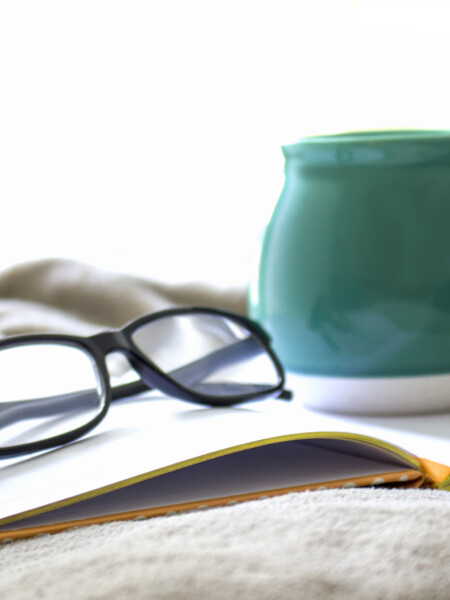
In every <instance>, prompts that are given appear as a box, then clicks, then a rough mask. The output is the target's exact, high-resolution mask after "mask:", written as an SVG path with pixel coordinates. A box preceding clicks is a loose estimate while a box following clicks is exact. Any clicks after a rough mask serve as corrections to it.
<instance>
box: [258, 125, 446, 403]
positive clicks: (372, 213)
mask: <svg viewBox="0 0 450 600" xmlns="http://www.w3.org/2000/svg"><path fill="white" fill-rule="evenodd" d="M283 153H284V155H285V184H284V188H283V190H282V193H281V196H280V199H279V201H278V203H277V206H276V208H275V211H274V214H273V216H272V219H271V221H270V223H269V225H268V227H267V230H266V233H265V237H264V240H263V245H262V250H261V256H260V262H259V268H258V274H257V278H256V281H255V282H254V286H253V289H252V292H251V297H250V313H251V315H252V316H253V317H254V318H256V319H257V320H259V321H260V322H261V323H263V325H264V326H265V327H266V328H267V329H268V331H269V332H270V333H271V335H272V337H273V341H274V346H275V349H276V351H277V352H278V354H279V356H280V358H281V360H282V362H283V363H284V365H285V366H286V367H287V368H288V369H289V370H291V371H294V372H297V373H300V374H302V375H304V376H309V377H310V378H312V380H314V381H317V380H318V379H317V378H328V383H330V381H332V380H333V381H334V380H336V381H337V383H342V382H344V381H346V382H347V383H348V380H351V382H352V383H355V382H354V380H355V379H356V380H358V383H359V384H364V387H363V388H361V389H364V390H367V386H368V384H369V383H370V382H371V381H372V380H377V381H376V382H377V383H378V386H379V385H380V383H382V381H381V380H383V382H384V383H386V381H384V380H387V383H390V384H394V383H395V381H396V380H398V379H404V378H411V377H414V378H422V379H423V378H424V377H425V378H427V377H429V376H432V377H434V376H438V377H439V376H446V377H450V235H449V224H450V132H426V131H420V132H419V131H408V132H378V133H373V132H367V133H364V132H362V133H355V134H343V135H337V136H324V137H317V138H305V139H303V140H300V142H299V143H297V144H294V145H290V146H285V147H283ZM330 378H331V379H330ZM449 383H450V382H449ZM449 396H450V392H449ZM405 401H406V400H405ZM405 401H403V402H405ZM325 404H326V402H325ZM438 404H439V403H438ZM440 406H441V405H440V404H439V407H440ZM325 407H326V406H325ZM449 407H450V402H449ZM352 410H353V409H352ZM374 412H377V411H376V410H375V411H374Z"/></svg>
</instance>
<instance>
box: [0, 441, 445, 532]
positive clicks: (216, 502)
mask: <svg viewBox="0 0 450 600" xmlns="http://www.w3.org/2000/svg"><path fill="white" fill-rule="evenodd" d="M321 439H332V440H346V441H354V442H359V443H362V444H364V445H368V446H373V447H375V448H380V449H383V450H385V451H386V452H388V453H389V454H390V455H392V456H393V457H397V458H401V459H402V460H403V461H405V462H407V463H408V464H409V465H410V468H405V469H403V470H401V469H399V470H398V471H395V472H388V473H385V472H381V473H377V474H376V475H373V474H372V475H369V476H357V477H354V478H344V479H335V480H328V481H323V482H320V483H315V484H309V485H308V484H305V485H296V486H291V487H284V488H278V489H267V490H264V491H257V492H247V493H241V494H238V495H230V496H221V497H218V498H212V499H207V500H200V501H193V502H181V503H177V504H170V505H165V506H159V507H153V508H149V509H139V510H133V511H126V512H120V513H114V514H108V515H103V516H95V517H89V518H82V519H73V520H70V521H65V522H61V523H55V524H50V525H42V526H36V527H28V528H27V527H25V528H22V529H11V530H6V531H3V532H0V542H7V541H10V540H15V539H22V538H28V537H33V536H35V535H38V534H44V533H47V534H51V533H57V532H60V531H63V530H67V529H70V528H73V527H80V526H87V525H92V524H100V523H105V522H111V521H118V520H140V519H147V518H151V517H155V516H162V515H170V514H174V513H180V512H186V511H191V510H198V509H203V508H207V507H214V506H226V505H230V504H236V503H239V502H244V501H249V500H258V499H261V498H267V497H273V496H278V495H283V494H287V493H293V492H304V491H318V490H325V489H347V488H353V487H371V486H379V485H383V486H391V487H399V488H401V487H413V488H419V487H431V488H437V489H442V490H449V491H450V467H449V466H446V465H442V464H440V463H436V462H434V461H431V460H428V459H424V458H418V457H416V456H415V455H413V454H411V453H409V452H407V451H405V450H404V449H402V448H400V447H398V446H395V445H394V444H391V443H389V442H385V441H383V440H380V439H378V438H374V437H370V436H365V435H359V434H354V433H343V432H311V433H310V432H308V433H302V434H291V435H283V436H277V437H270V438H266V439H261V440H256V441H251V442H248V443H245V444H240V445H236V446H233V447H229V448H224V449H220V450H217V451H214V452H210V453H208V454H204V455H201V456H197V457H195V458H191V459H189V460H186V461H181V462H178V463H175V464H172V465H168V466H166V467H163V468H160V469H156V470H154V471H152V472H149V473H144V474H141V475H138V476H136V477H132V478H129V479H126V480H124V481H120V482H117V483H114V484H112V485H108V486H105V487H102V488H98V489H95V490H92V491H90V492H87V493H85V494H80V495H78V496H74V497H71V498H67V499H65V500H62V501H59V502H55V503H52V504H48V505H46V506H41V507H39V508H36V509H33V510H29V511H26V512H23V513H20V514H18V515H14V516H11V517H7V518H4V519H1V520H0V525H2V526H3V525H6V524H13V523H14V522H16V521H22V520H23V519H26V518H28V517H32V516H36V515H40V514H44V513H47V512H50V511H53V510H55V509H59V508H63V507H65V506H69V505H72V504H76V503H78V502H80V501H83V500H87V499H90V498H95V497H97V496H101V495H103V494H105V493H108V492H112V491H115V490H119V489H122V488H125V487H128V486H132V485H134V484H136V483H140V482H143V481H146V480H148V479H153V478H155V477H158V476H160V475H164V474H166V473H170V472H173V471H177V470H180V469H184V468H186V467H189V466H193V465H196V464H200V463H202V462H206V461H209V460H212V459H214V458H219V457H222V456H226V455H230V454H234V453H239V452H242V451H245V450H250V449H252V448H258V447H261V446H266V445H271V444H278V443H283V442H289V441H299V440H321Z"/></svg>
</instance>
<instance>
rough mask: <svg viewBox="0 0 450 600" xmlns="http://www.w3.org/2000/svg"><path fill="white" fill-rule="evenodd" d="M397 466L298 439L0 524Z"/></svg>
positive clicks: (359, 451)
mask: <svg viewBox="0 0 450 600" xmlns="http://www.w3.org/2000/svg"><path fill="white" fill-rule="evenodd" d="M400 468H403V469H404V466H399V464H396V463H395V461H393V460H392V459H391V457H389V456H386V454H385V453H384V452H383V451H382V450H380V449H378V448H375V447H371V446H364V445H362V444H358V443H357V442H349V441H346V440H327V439H325V440H319V441H312V442H311V441H310V440H298V441H289V442H281V443H277V444H268V445H264V446H261V447H256V448H252V449H250V450H244V451H241V452H238V453H232V454H228V455H225V456H220V457H218V458H214V459H211V460H207V461H205V462H202V463H199V464H194V465H191V466H189V467H185V468H183V469H178V470H175V471H172V472H169V473H165V474H163V475H160V476H158V477H153V478H150V479H147V480H145V481H141V482H140V483H135V484H133V485H130V486H127V487H124V488H121V489H118V490H115V491H112V492H108V493H106V494H103V495H100V496H97V497H94V498H90V499H87V500H83V501H81V502H78V503H75V504H71V505H69V506H65V507H63V508H59V509H56V510H53V511H50V512H49V513H47V514H46V513H44V514H40V515H36V516H34V517H30V518H28V519H24V520H21V521H18V522H13V523H10V524H9V525H4V526H0V531H4V530H8V529H10V528H17V527H19V528H23V527H35V526H40V525H48V524H53V523H60V522H64V521H71V520H76V519H83V518H92V517H96V516H102V515H107V514H118V513H123V512H127V511H135V510H140V509H149V508H153V507H161V506H170V505H176V504H182V503H188V502H194V501H195V502H196V501H203V500H208V499H213V498H220V497H229V496H235V495H239V494H246V493H249V492H250V493H252V492H264V491H266V490H269V489H270V490H273V489H275V490H276V489H283V488H290V487H294V486H301V485H311V484H317V483H323V482H328V481H330V480H336V479H350V480H351V479H357V478H358V477H361V476H369V475H372V476H373V484H374V485H375V484H379V483H380V474H386V473H395V472H398V471H399V469H400Z"/></svg>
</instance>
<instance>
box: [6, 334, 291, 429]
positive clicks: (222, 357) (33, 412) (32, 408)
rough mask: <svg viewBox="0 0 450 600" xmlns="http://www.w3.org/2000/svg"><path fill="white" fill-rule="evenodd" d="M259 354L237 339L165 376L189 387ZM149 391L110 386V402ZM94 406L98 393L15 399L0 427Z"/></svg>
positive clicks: (285, 394) (140, 384) (135, 385)
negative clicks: (229, 344)
mask: <svg viewBox="0 0 450 600" xmlns="http://www.w3.org/2000/svg"><path fill="white" fill-rule="evenodd" d="M260 351H261V347H260V346H259V344H258V343H257V342H256V341H255V340H253V339H252V338H247V339H245V340H240V341H239V342H236V343H235V344H233V345H231V346H228V347H227V348H222V349H221V350H217V351H215V352H212V353H211V354H209V355H207V356H204V357H203V358H200V359H198V360H196V361H193V362H191V363H189V364H187V365H184V366H183V367H180V368H179V369H175V370H174V371H171V372H170V373H168V375H170V376H171V377H173V378H176V380H177V381H179V382H180V383H181V384H184V385H192V384H194V383H196V382H198V381H201V380H202V379H203V378H204V377H205V376H206V375H209V374H210V373H213V372H214V371H216V370H217V369H219V368H223V367H225V366H227V365H232V364H234V363H236V362H239V361H240V360H243V359H245V358H250V357H251V356H252V355H256V354H258V353H259V352H260ZM205 385H207V384H205ZM236 385H239V384H236ZM241 386H242V388H243V391H245V389H246V388H247V389H248V387H249V385H248V384H241ZM253 387H254V386H253ZM152 389H154V388H152V387H151V386H149V385H147V384H146V383H145V382H144V381H143V380H142V379H139V380H137V381H132V382H131V383H125V384H122V385H119V386H116V387H113V388H112V398H111V399H112V401H115V400H121V399H123V398H127V397H129V396H134V395H137V394H140V393H142V392H146V391H149V390H152ZM277 398H280V399H282V400H290V399H291V398H292V393H291V392H290V391H288V390H281V391H280V393H279V394H278V396H277ZM97 403H98V394H97V393H96V392H92V391H90V390H82V391H79V392H72V393H68V394H60V395H57V396H50V397H48V398H36V399H34V400H33V401H30V400H17V401H13V402H3V403H1V402H0V427H3V426H7V425H10V424H11V423H14V422H17V421H20V420H24V419H32V418H42V417H46V416H49V415H55V414H58V413H61V412H67V411H68V409H72V410H80V409H81V408H89V407H92V406H95V405H96V404H97Z"/></svg>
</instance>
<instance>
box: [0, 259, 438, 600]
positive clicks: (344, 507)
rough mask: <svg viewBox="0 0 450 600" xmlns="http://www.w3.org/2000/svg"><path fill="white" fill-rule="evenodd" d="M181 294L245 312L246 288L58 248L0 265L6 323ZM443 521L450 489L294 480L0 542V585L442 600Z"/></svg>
mask: <svg viewBox="0 0 450 600" xmlns="http://www.w3.org/2000/svg"><path fill="white" fill-rule="evenodd" d="M179 304H184V305H186V304H187V305H193V304H197V305H208V306H216V307H223V308H227V309H231V310H235V311H237V312H245V310H246V292H245V290H244V289H242V288H239V287H238V288H236V289H233V290H220V289H217V288H214V287H213V286H208V285H204V284H189V285H166V284H164V283H162V282H157V281H153V280H151V279H148V280H147V279H145V278H140V277H135V276H131V275H126V274H120V273H113V272H107V271H104V270H102V269H99V268H97V267H94V266H91V265H86V264H80V263H77V262H74V261H66V260H48V261H39V262H36V263H30V264H24V265H18V266H16V267H13V268H11V269H9V270H7V271H5V272H3V273H0V332H2V334H3V335H11V334H16V333H25V332H33V331H54V332H68V333H78V334H89V333H93V332H95V331H98V330H100V329H104V328H107V327H117V326H120V325H122V324H124V323H125V322H127V321H129V320H131V319H133V318H134V317H137V316H139V315H141V314H144V313H146V312H151V311H154V310H159V309H162V308H165V307H167V306H173V305H179ZM449 458H450V457H449ZM0 494H1V490H0ZM449 531H450V494H449V493H448V492H439V491H430V490H387V489H384V490H383V489H376V490H375V489H367V490H338V491H333V490H328V491H324V492H315V493H308V492H305V493H302V494H289V495H286V496H283V497H278V498H272V499H267V500H260V501H254V502H245V503H242V504H239V505H237V506H228V507H224V508H216V509H208V510H205V511H195V512H192V513H186V514H180V515H175V516H171V517H161V518H156V519H150V520H147V521H139V522H116V523H108V524H104V525H94V526H91V527H84V528H80V529H73V530H69V531H66V532H63V533H60V534H57V535H53V536H50V535H45V536H42V537H36V538H34V539H29V540H23V541H17V542H12V543H8V544H2V545H0V598H5V599H6V598H7V599H8V600H32V599H38V598H39V599H40V600H53V599H55V600H78V599H79V600H99V599H105V600H106V599H108V600H111V599H114V600H115V599H117V600H119V599H120V600H127V599H130V600H131V599H133V600H141V599H142V600H144V599H146V600H147V599H150V598H151V599H161V600H163V599H165V600H166V599H167V600H169V599H171V600H172V599H183V600H191V599H192V600H194V599H195V600H202V599H205V600H206V599H207V600H222V599H223V600H225V599H229V598H245V599H246V600H252V599H255V600H256V599H258V600H265V599H267V600H269V599H270V600H272V599H273V600H278V599H280V598H283V600H291V599H292V600H293V599H300V598H301V599H302V600H309V599H311V600H322V599H323V600H325V599H326V600H329V599H333V600H341V599H342V600H344V599H346V600H353V599H359V598H361V599H365V600H372V599H373V600H391V599H402V600H403V599H404V600H410V599H416V598H423V599H426V600H434V599H436V600H447V599H448V598H450V569H449V566H450V539H449V538H450V536H449Z"/></svg>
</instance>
